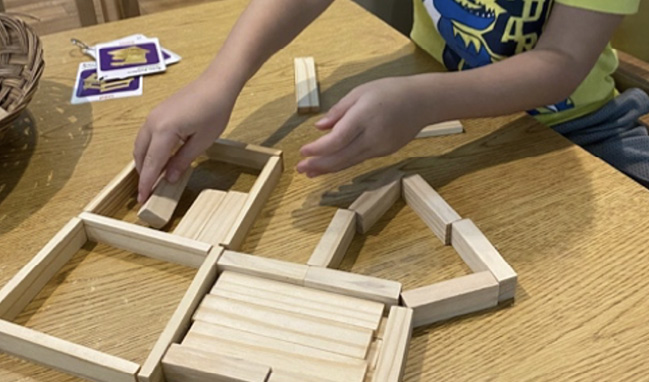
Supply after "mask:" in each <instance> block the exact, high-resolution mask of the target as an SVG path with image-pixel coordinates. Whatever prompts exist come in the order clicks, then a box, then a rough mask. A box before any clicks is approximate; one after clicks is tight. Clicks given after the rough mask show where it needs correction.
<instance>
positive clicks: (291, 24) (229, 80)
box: [203, 0, 333, 94]
mask: <svg viewBox="0 0 649 382" xmlns="http://www.w3.org/2000/svg"><path fill="white" fill-rule="evenodd" d="M332 1H333V0H272V1H271V0H253V1H251V2H250V4H249V5H248V7H247V8H246V10H245V11H244V12H243V13H242V14H241V16H240V18H239V20H238V21H237V22H236V24H235V26H234V27H233V28H232V31H231V32H230V35H229V36H228V38H227V39H226V41H225V43H224V44H223V47H222V48H221V50H220V51H219V53H218V54H217V56H216V57H215V59H214V60H213V61H212V63H211V64H210V66H209V67H208V68H207V70H206V71H205V73H204V74H203V77H204V78H205V79H206V80H208V81H207V82H209V83H212V84H214V83H221V84H222V85H224V86H225V87H226V88H227V90H229V91H231V92H232V93H233V94H238V93H239V92H240V91H241V88H243V85H245V83H246V81H248V79H250V77H252V76H253V75H254V74H255V73H256V72H257V70H258V69H259V68H260V67H261V65H262V64H263V63H264V62H265V61H266V60H268V59H269V58H270V57H271V56H272V55H273V54H274V53H275V52H277V51H278V50H280V49H281V48H283V47H284V46H286V45H287V44H288V43H289V42H291V41H292V40H293V39H294V38H295V37H296V36H297V35H298V34H299V33H300V32H301V31H302V30H303V29H304V28H305V27H306V26H307V25H309V24H310V23H311V22H312V21H313V20H314V19H315V18H316V17H318V15H320V14H321V13H322V12H323V11H324V10H325V9H326V8H327V7H328V6H329V5H330V4H331V3H332Z"/></svg>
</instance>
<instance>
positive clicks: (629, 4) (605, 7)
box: [556, 0, 640, 15]
mask: <svg viewBox="0 0 649 382" xmlns="http://www.w3.org/2000/svg"><path fill="white" fill-rule="evenodd" d="M556 2H557V3H559V4H563V5H567V6H570V7H575V8H583V9H588V10H591V11H596V12H603V13H614V14H618V15H632V14H634V13H636V12H638V7H639V6H640V0H556Z"/></svg>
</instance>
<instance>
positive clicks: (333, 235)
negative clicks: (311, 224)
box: [307, 209, 356, 268]
mask: <svg viewBox="0 0 649 382" xmlns="http://www.w3.org/2000/svg"><path fill="white" fill-rule="evenodd" d="M355 228H356V213H355V212H354V211H350V210H345V209H338V211H336V214H335V215H334V217H333V219H332V220H331V223H329V226H328V227H327V230H326V231H325V233H324V235H322V239H320V242H319V243H318V245H317V246H316V248H315V250H314V251H313V253H312V254H311V257H310V258H309V261H308V262H307V265H311V266H315V267H325V268H338V267H339V266H340V262H341V261H342V259H343V257H344V256H345V253H346V252H347V249H349V245H350V244H351V242H352V240H353V239H354V232H355Z"/></svg>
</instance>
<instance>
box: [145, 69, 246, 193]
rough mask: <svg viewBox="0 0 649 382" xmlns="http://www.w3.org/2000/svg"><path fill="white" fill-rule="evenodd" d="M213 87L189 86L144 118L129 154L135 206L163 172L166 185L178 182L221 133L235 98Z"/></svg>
mask: <svg viewBox="0 0 649 382" xmlns="http://www.w3.org/2000/svg"><path fill="white" fill-rule="evenodd" d="M214 83H215V81H207V80H203V81H201V79H199V80H197V81H195V82H192V83H190V84H189V85H187V86H186V87H184V88H183V89H181V90H180V91H179V92H177V93H176V94H174V95H172V96H171V97H170V98H168V99H167V100H165V101H164V102H162V103H161V104H160V105H158V106H157V107H156V108H155V109H154V110H153V111H152V112H151V113H150V114H149V116H148V117H147V119H146V122H145V123H144V125H143V126H142V128H141V129H140V131H139V133H138V135H137V138H136V140H135V148H134V150H133V157H134V158H135V166H136V168H137V170H138V172H139V173H140V183H139V186H138V202H140V203H143V202H144V201H145V200H146V199H147V198H148V197H149V195H150V194H151V189H152V188H153V185H154V184H155V182H156V181H157V180H158V178H159V177H160V174H161V173H162V171H163V170H165V169H166V175H165V176H166V178H167V179H168V180H169V181H170V182H172V183H173V182H175V181H176V180H178V178H179V177H180V175H181V174H182V173H183V172H184V171H185V170H186V169H187V167H189V165H190V164H191V162H192V161H193V160H194V159H195V158H196V157H197V156H198V155H200V154H201V153H202V152H203V151H205V149H207V148H208V147H209V146H210V145H211V144H212V143H213V142H214V140H215V139H216V138H217V137H218V136H219V135H220V134H221V133H222V132H223V130H224V129H225V126H226V125H227V123H228V120H229V118H230V114H231V112H232V108H233V105H234V99H235V95H233V94H231V93H232V92H228V91H226V90H221V89H216V87H217V86H216V85H214ZM176 148H177V150H176ZM174 150H175V152H174Z"/></svg>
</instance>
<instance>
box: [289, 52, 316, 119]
mask: <svg viewBox="0 0 649 382" xmlns="http://www.w3.org/2000/svg"><path fill="white" fill-rule="evenodd" d="M293 65H294V67H295V102H296V103H297V112H298V114H303V113H310V112H317V111H319V110H320V97H319V95H318V78H317V74H316V70H315V60H314V59H313V57H296V58H294V59H293Z"/></svg>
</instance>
